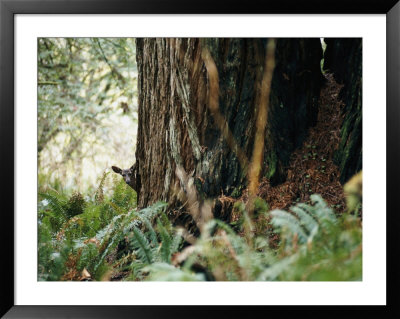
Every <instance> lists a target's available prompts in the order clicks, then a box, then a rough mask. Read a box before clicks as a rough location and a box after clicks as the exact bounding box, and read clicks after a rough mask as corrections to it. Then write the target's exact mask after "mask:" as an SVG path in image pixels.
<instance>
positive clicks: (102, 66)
mask: <svg viewBox="0 0 400 319" xmlns="http://www.w3.org/2000/svg"><path fill="white" fill-rule="evenodd" d="M136 87H137V68H136V60H135V45H134V39H132V38H40V39H38V176H39V185H40V186H39V187H40V188H41V191H44V190H46V188H47V187H49V185H51V188H55V189H56V190H58V191H59V190H61V188H63V191H64V192H67V193H71V192H72V190H74V191H81V192H85V191H87V190H88V189H92V188H93V187H96V186H97V185H96V180H97V179H98V177H99V176H101V175H102V173H103V172H104V171H105V169H107V168H109V167H110V166H111V165H114V164H115V165H118V166H120V167H124V168H128V167H130V166H131V165H132V164H133V160H134V153H135V144H136V143H135V141H136V128H137V91H136ZM60 181H62V183H61V182H60Z"/></svg>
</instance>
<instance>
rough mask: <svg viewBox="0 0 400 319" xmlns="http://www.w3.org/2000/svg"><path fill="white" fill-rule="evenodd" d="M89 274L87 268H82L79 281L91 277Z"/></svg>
mask: <svg viewBox="0 0 400 319" xmlns="http://www.w3.org/2000/svg"><path fill="white" fill-rule="evenodd" d="M91 277H92V276H91V275H90V273H89V272H88V271H87V269H86V268H83V270H82V273H81V279H80V280H81V281H82V280H87V279H91Z"/></svg>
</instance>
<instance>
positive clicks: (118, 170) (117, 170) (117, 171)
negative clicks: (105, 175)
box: [111, 166, 122, 174]
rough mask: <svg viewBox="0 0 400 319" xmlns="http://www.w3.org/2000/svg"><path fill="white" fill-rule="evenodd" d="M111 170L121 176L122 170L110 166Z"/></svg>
mask: <svg viewBox="0 0 400 319" xmlns="http://www.w3.org/2000/svg"><path fill="white" fill-rule="evenodd" d="M111 168H112V170H113V171H114V172H115V173H117V174H122V169H120V168H119V167H117V166H111Z"/></svg>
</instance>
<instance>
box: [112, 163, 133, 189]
mask: <svg viewBox="0 0 400 319" xmlns="http://www.w3.org/2000/svg"><path fill="white" fill-rule="evenodd" d="M136 164H137V163H135V164H133V165H132V166H131V168H128V169H121V168H119V167H118V166H111V168H112V170H113V171H114V172H115V173H117V174H119V175H121V176H122V177H123V179H124V181H125V183H127V184H128V185H129V186H130V187H131V188H132V189H134V190H135V187H136Z"/></svg>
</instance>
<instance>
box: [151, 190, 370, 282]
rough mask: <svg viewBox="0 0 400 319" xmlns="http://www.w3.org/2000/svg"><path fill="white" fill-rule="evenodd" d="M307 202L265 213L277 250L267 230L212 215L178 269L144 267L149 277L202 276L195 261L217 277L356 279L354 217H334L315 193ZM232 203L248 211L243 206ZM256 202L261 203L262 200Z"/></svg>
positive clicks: (357, 231) (357, 233) (356, 226)
mask: <svg viewBox="0 0 400 319" xmlns="http://www.w3.org/2000/svg"><path fill="white" fill-rule="evenodd" d="M311 201H312V205H309V204H298V205H297V206H295V207H292V208H291V213H290V212H286V211H282V210H274V211H272V212H270V213H269V216H270V220H271V222H270V226H271V232H274V233H279V234H280V245H279V248H278V249H273V248H271V246H270V244H269V242H268V234H266V233H264V234H259V233H253V235H252V236H241V235H239V234H238V233H237V232H236V231H234V230H233V229H232V228H231V227H230V226H229V225H227V224H225V223H223V222H222V221H219V220H212V221H210V222H209V223H208V224H207V225H206V227H205V229H204V230H203V233H202V234H201V237H200V238H199V239H198V240H197V241H196V243H195V244H194V245H192V246H189V247H187V248H185V249H184V250H183V251H182V252H180V253H179V254H180V257H181V258H182V259H183V260H184V262H183V264H182V265H181V266H180V267H179V268H175V267H173V266H171V265H166V264H152V265H151V266H148V267H146V268H144V270H145V271H148V272H149V277H148V279H150V280H205V277H204V276H203V277H201V276H197V275H194V274H193V271H192V270H191V269H192V266H193V265H194V264H200V265H202V266H203V267H204V268H206V269H208V270H209V271H210V272H211V273H212V274H213V276H214V277H215V279H216V280H234V281H238V280H245V281H249V280H250V281H259V280H280V281H293V280H313V281H314V280H316V281H318V280H329V281H332V280H361V278H362V277H361V276H362V249H361V247H362V246H361V243H362V236H361V233H362V232H361V227H360V221H359V219H358V218H357V217H355V216H352V215H349V214H345V215H343V216H340V217H337V216H336V215H335V213H334V212H333V211H332V209H331V208H329V207H328V206H327V205H326V203H325V202H324V201H323V200H322V198H321V197H320V196H319V195H312V196H311ZM236 206H237V207H236V209H238V210H240V211H241V212H242V214H243V216H247V213H246V212H245V210H244V207H242V205H240V204H237V205H236ZM256 207H258V209H259V210H260V211H263V210H264V209H265V208H266V206H265V205H263V204H262V203H261V202H259V203H257V205H256ZM245 222H246V221H245ZM245 222H242V224H241V225H239V227H244V226H243V224H244V223H245ZM236 226H237V225H236ZM243 229H245V227H244V228H243Z"/></svg>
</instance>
